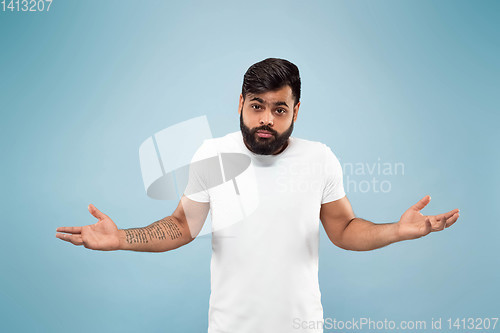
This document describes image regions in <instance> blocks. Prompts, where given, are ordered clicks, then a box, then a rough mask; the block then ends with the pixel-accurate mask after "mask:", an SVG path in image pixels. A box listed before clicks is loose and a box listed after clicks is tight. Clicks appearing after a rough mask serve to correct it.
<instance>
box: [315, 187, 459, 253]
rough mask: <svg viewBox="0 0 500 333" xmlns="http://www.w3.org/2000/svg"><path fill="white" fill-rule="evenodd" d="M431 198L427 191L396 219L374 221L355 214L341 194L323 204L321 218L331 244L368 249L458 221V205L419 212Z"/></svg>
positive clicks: (346, 247)
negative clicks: (441, 210)
mask: <svg viewBox="0 0 500 333" xmlns="http://www.w3.org/2000/svg"><path fill="white" fill-rule="evenodd" d="M430 200H431V197H430V196H428V195H427V196H425V197H424V198H422V199H421V200H420V201H419V202H417V203H416V204H415V205H413V206H411V207H410V208H409V209H408V210H407V211H406V212H404V213H403V215H402V216H401V219H400V220H399V221H398V222H395V223H384V224H376V223H373V222H370V221H366V220H363V219H361V218H358V217H356V216H355V215H354V212H353V210H352V207H351V204H350V202H349V200H348V199H347V197H343V198H341V199H339V200H336V201H332V202H328V203H325V204H322V205H321V211H320V219H321V222H322V223H323V227H324V228H325V231H326V234H327V235H328V238H330V240H331V241H332V243H333V244H335V245H337V246H338V247H340V248H343V249H345V250H352V251H369V250H374V249H378V248H381V247H384V246H387V245H389V244H392V243H395V242H399V241H403V240H408V239H415V238H420V237H423V236H425V235H428V234H429V233H431V232H435V231H441V230H444V229H445V228H448V227H450V226H451V225H452V224H453V223H455V222H456V221H457V219H458V217H459V213H458V212H459V211H458V209H454V210H451V211H449V212H447V213H443V214H439V215H423V214H422V213H420V211H421V210H422V209H423V208H424V207H425V206H426V205H427V204H428V203H429V202H430Z"/></svg>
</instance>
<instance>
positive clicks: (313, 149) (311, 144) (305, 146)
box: [292, 137, 335, 156]
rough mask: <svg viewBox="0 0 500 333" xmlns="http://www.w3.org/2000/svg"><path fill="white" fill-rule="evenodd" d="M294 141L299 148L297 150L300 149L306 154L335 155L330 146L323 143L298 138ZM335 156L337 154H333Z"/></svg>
mask: <svg viewBox="0 0 500 333" xmlns="http://www.w3.org/2000/svg"><path fill="white" fill-rule="evenodd" d="M292 140H293V143H294V145H295V146H296V147H297V149H300V150H302V151H304V152H308V153H314V154H319V155H322V156H324V155H329V154H333V151H332V149H331V148H330V146H329V145H327V144H325V143H323V142H320V141H313V140H306V139H302V138H296V137H292ZM333 155H335V154H333Z"/></svg>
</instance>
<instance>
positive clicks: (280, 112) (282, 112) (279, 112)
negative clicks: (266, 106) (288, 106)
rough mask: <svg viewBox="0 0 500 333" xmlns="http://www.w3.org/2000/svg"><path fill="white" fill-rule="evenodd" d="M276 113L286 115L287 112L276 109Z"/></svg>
mask: <svg viewBox="0 0 500 333" xmlns="http://www.w3.org/2000/svg"><path fill="white" fill-rule="evenodd" d="M276 112H277V113H278V114H285V113H286V110H285V109H276Z"/></svg>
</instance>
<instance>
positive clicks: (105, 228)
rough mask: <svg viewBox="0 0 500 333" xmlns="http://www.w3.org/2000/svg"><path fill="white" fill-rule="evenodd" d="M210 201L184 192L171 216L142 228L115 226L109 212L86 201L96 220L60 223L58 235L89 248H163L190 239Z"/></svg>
mask: <svg viewBox="0 0 500 333" xmlns="http://www.w3.org/2000/svg"><path fill="white" fill-rule="evenodd" d="M209 209H210V206H209V203H205V202H196V201H193V200H190V199H188V198H187V197H185V196H183V197H182V198H181V200H180V202H179V204H178V206H177V208H176V209H175V211H174V213H173V214H172V215H171V216H167V217H165V218H163V219H161V220H159V221H156V222H154V223H152V224H150V225H148V226H146V227H143V228H130V229H118V227H117V226H116V224H115V223H114V222H113V221H112V220H111V218H109V216H107V215H105V214H103V213H102V212H100V211H99V210H98V209H97V208H95V207H94V206H93V205H89V211H90V213H91V214H92V215H93V216H94V217H96V218H97V219H98V221H97V223H95V224H92V225H87V226H82V227H59V228H57V230H56V231H59V232H64V233H65V234H63V233H58V234H56V237H57V238H60V239H62V240H64V241H67V242H70V243H72V244H74V245H83V246H84V247H86V248H88V249H92V250H100V251H114V250H130V251H140V252H165V251H169V250H173V249H176V248H178V247H180V246H182V245H185V244H188V243H189V242H191V241H192V240H193V239H194V238H196V236H197V235H198V233H199V232H200V230H201V228H202V227H203V223H204V222H205V219H206V217H207V214H208V211H209Z"/></svg>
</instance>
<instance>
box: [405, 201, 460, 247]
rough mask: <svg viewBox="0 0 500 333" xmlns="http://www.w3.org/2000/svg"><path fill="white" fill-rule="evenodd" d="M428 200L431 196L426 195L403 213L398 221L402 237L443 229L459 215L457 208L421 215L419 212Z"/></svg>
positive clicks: (422, 234)
mask: <svg viewBox="0 0 500 333" xmlns="http://www.w3.org/2000/svg"><path fill="white" fill-rule="evenodd" d="M430 201H431V197H430V196H428V195H426V196H425V197H423V198H422V199H421V200H420V201H419V202H417V203H416V204H415V205H413V206H411V207H410V208H409V209H408V210H407V211H406V212H404V213H403V215H402V216H401V219H400V220H399V222H398V225H399V234H400V235H401V237H402V239H415V238H420V237H423V236H425V235H428V234H429V233H431V232H434V231H441V230H444V229H445V228H448V227H450V226H451V225H452V224H453V223H455V222H456V221H457V219H458V217H459V216H460V215H459V213H458V212H459V210H458V209H453V210H451V211H449V212H447V213H443V214H439V215H423V214H422V213H420V211H421V210H422V209H423V208H424V207H425V206H427V204H428V203H429V202H430Z"/></svg>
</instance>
